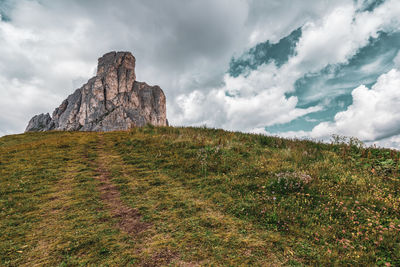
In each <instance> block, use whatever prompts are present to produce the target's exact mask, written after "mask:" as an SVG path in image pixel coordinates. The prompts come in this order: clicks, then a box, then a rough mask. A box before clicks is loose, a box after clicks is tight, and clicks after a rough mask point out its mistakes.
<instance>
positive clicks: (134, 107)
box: [25, 52, 168, 132]
mask: <svg viewBox="0 0 400 267" xmlns="http://www.w3.org/2000/svg"><path fill="white" fill-rule="evenodd" d="M165 104H166V102H165V95H164V92H163V91H162V90H161V88H160V87H158V86H149V85H147V84H146V83H143V82H138V81H136V76H135V57H134V56H133V55H132V54H131V53H129V52H110V53H107V54H105V55H104V56H102V57H101V58H99V62H98V66H97V75H96V76H95V77H93V78H91V79H90V80H89V81H88V82H87V83H86V84H85V85H83V86H82V87H81V88H80V89H77V90H76V91H75V92H74V93H73V94H71V95H70V96H68V98H67V99H65V100H64V101H63V102H62V103H61V105H60V106H59V107H58V108H56V109H55V110H54V112H53V116H52V117H50V115H49V114H48V113H47V114H40V115H36V116H34V117H33V118H32V119H31V120H30V121H29V124H28V126H27V128H26V130H25V132H28V131H48V130H64V131H78V130H79V131H114V130H127V129H130V128H132V127H135V126H144V125H145V124H147V123H149V124H152V125H155V126H166V125H167V124H168V122H167V118H166V105H165Z"/></svg>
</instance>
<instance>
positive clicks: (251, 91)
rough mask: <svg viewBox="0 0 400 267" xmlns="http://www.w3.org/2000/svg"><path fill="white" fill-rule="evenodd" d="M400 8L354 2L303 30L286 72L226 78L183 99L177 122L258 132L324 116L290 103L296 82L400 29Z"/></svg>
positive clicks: (269, 67) (272, 69) (266, 68)
mask: <svg viewBox="0 0 400 267" xmlns="http://www.w3.org/2000/svg"><path fill="white" fill-rule="evenodd" d="M399 9H400V4H398V2H396V1H387V2H386V3H384V4H382V5H381V6H379V7H377V8H376V9H375V10H374V11H373V12H369V11H365V12H359V10H358V8H357V5H354V4H353V3H347V4H345V5H341V6H340V7H336V8H334V9H333V10H331V12H330V13H328V14H327V15H326V16H324V17H322V18H319V19H317V20H315V21H310V22H308V23H306V24H305V25H304V26H303V28H302V30H303V33H302V36H301V38H300V40H299V42H298V44H297V47H296V53H295V56H293V57H291V58H290V59H289V61H288V62H287V63H286V64H284V65H283V66H282V67H280V68H278V67H276V66H275V65H274V64H273V63H269V64H264V65H262V66H260V67H259V68H258V69H257V70H255V71H252V72H250V74H249V75H245V74H242V75H239V76H238V77H235V78H233V77H229V76H225V77H224V85H223V86H220V87H217V88H215V89H213V90H211V91H210V92H209V93H208V94H205V93H201V92H196V93H191V94H188V95H186V96H185V95H181V96H179V98H178V100H180V101H183V102H184V103H185V104H184V106H182V105H181V109H180V112H178V113H179V114H180V116H177V117H176V118H177V119H176V120H175V122H176V123H178V124H185V122H189V123H194V122H193V121H191V119H192V118H196V120H197V121H198V122H201V123H207V124H208V125H210V126H219V127H224V128H229V129H232V128H233V129H236V130H245V131H254V130H255V129H261V128H262V126H264V127H265V126H270V125H273V124H280V123H286V122H289V121H291V120H293V119H296V118H298V117H300V116H304V115H305V114H308V113H312V112H316V111H320V110H321V109H323V107H321V106H314V107H310V108H307V109H300V108H297V107H296V105H297V103H298V99H297V98H296V97H289V98H287V97H286V93H288V92H292V91H293V90H294V84H295V82H296V81H297V80H298V79H299V78H301V77H303V76H304V75H305V74H307V73H313V72H317V71H320V70H321V69H323V68H325V67H326V66H328V65H335V64H343V63H346V62H347V61H348V60H349V59H350V58H351V57H353V56H354V55H355V54H356V53H357V51H358V50H359V49H360V48H361V47H364V46H366V45H367V44H368V43H369V40H370V38H374V37H377V36H378V33H379V31H383V30H386V31H394V30H398V29H399V28H398V25H397V21H398V18H397V16H396V15H395V14H396V12H395V11H394V12H393V10H399ZM323 93H324V94H329V92H323ZM177 106H179V104H178V105H177ZM185 107H186V108H188V110H191V111H194V110H196V112H195V113H196V114H197V115H196V116H194V114H193V113H192V112H187V113H186V112H184V110H185ZM201 107H203V109H201ZM200 110H202V112H200ZM216 114H218V115H216Z"/></svg>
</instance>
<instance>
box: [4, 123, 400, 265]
mask: <svg viewBox="0 0 400 267" xmlns="http://www.w3.org/2000/svg"><path fill="white" fill-rule="evenodd" d="M399 156H400V155H399V152H398V151H394V150H387V149H377V148H365V147H363V146H362V144H361V143H360V142H358V141H357V140H354V139H351V140H343V139H341V138H339V137H335V138H334V142H333V143H332V144H323V143H315V142H311V141H299V140H287V139H281V138H276V137H267V136H260V135H252V134H243V133H233V132H226V131H222V130H214V129H205V128H173V127H162V128H157V127H152V126H147V127H143V128H135V129H132V130H131V131H129V132H111V133H82V132H46V133H27V134H22V135H13V136H5V137H2V138H0V233H1V235H0V265H1V266H33V265H38V266H86V265H96V266H99V265H102V266H126V265H132V266H136V265H143V266H154V265H161V266H163V265H167V266H169V265H171V266H176V265H178V266H196V265H213V266H218V265H224V266H237V265H252V266H258V265H260V266H265V265H268V266H271V265H275V266H280V265H285V266H302V265H321V266H326V265H362V266H367V265H382V266H399V265H400V165H399ZM107 190H108V191H107ZM115 198H118V200H116V199H115ZM118 205H121V206H123V208H121V210H123V212H118V211H116V210H118V208H116V207H117V206H118ZM126 210H129V212H131V213H132V214H136V215H137V217H135V218H134V219H132V220H130V219H129V218H127V214H128V212H127V211H126ZM125 211H126V212H125ZM129 214H130V213H129ZM136 215H135V216H136ZM129 216H130V215H129ZM132 229H133V230H132Z"/></svg>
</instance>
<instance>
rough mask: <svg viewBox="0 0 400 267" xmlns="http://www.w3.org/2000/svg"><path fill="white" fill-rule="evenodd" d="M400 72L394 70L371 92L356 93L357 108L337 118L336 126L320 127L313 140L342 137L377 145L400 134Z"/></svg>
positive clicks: (313, 131)
mask: <svg viewBox="0 0 400 267" xmlns="http://www.w3.org/2000/svg"><path fill="white" fill-rule="evenodd" d="M399 89H400V71H398V70H396V69H393V70H391V71H390V72H388V73H386V74H383V75H381V76H380V77H379V79H378V81H377V83H376V84H375V85H374V86H372V88H371V89H368V88H367V87H365V86H364V85H361V86H359V87H357V88H356V89H354V90H353V92H352V97H353V104H352V105H350V106H349V107H348V108H347V110H345V111H343V112H339V113H337V114H336V116H335V119H334V122H323V123H320V124H319V125H317V126H316V127H315V128H314V129H313V130H312V132H311V134H310V136H311V137H315V138H321V137H327V136H330V135H332V134H335V133H338V134H342V135H346V136H355V137H358V138H360V139H362V140H364V141H374V140H380V139H384V138H388V137H390V136H395V135H398V134H400V90H399Z"/></svg>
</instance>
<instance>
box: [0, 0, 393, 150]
mask: <svg viewBox="0 0 400 267" xmlns="http://www.w3.org/2000/svg"><path fill="white" fill-rule="evenodd" d="M399 14H400V1H398V0H335V1H328V0H202V1H198V0H185V1H183V0H165V1H159V0H119V1H109V0H86V1H81V0H68V1H67V0H64V1H63V0H57V1H54V0H0V136H1V135H6V134H15V133H21V132H23V131H24V129H25V127H26V125H27V123H28V121H29V119H30V118H31V117H32V116H33V115H36V114H39V113H47V112H49V113H50V114H51V113H52V111H53V110H54V109H55V108H56V107H57V106H58V105H59V104H60V103H61V102H62V100H64V99H65V98H66V97H67V96H68V95H69V94H71V93H72V92H73V91H74V90H75V89H77V88H80V87H81V86H82V85H83V84H84V83H85V82H86V81H87V80H88V79H89V78H91V77H92V76H94V74H95V72H96V65H97V59H98V58H99V57H100V56H102V55H103V54H105V53H107V52H109V51H130V52H132V54H133V55H134V56H135V57H136V77H137V80H138V81H145V82H147V83H148V84H151V85H159V86H160V87H161V88H162V89H163V90H164V92H165V94H166V97H167V117H168V120H169V122H170V124H171V125H174V126H204V125H206V126H207V127H216V128H223V129H226V130H234V131H243V132H254V133H261V134H268V135H276V136H283V137H289V138H308V139H314V140H330V138H331V136H332V134H339V135H344V136H352V137H357V138H359V139H360V140H362V141H364V142H365V143H366V144H367V145H373V144H375V145H378V146H383V147H390V148H397V149H400V51H399V50H400V16H399Z"/></svg>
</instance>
